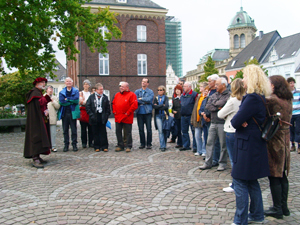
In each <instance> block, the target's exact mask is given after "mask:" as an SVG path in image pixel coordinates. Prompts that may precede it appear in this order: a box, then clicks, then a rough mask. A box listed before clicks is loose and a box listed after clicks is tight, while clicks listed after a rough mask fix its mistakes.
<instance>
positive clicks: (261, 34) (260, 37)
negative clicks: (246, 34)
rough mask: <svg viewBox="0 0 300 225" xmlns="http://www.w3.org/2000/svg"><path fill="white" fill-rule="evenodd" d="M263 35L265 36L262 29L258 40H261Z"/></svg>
mask: <svg viewBox="0 0 300 225" xmlns="http://www.w3.org/2000/svg"><path fill="white" fill-rule="evenodd" d="M263 36H264V32H263V31H262V30H261V31H259V35H258V40H261V39H262V37H263Z"/></svg>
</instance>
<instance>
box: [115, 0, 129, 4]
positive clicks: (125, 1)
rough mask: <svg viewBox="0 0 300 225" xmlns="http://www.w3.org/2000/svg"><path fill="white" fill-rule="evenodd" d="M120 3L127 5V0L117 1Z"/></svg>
mask: <svg viewBox="0 0 300 225" xmlns="http://www.w3.org/2000/svg"><path fill="white" fill-rule="evenodd" d="M117 2H119V3H127V0H117Z"/></svg>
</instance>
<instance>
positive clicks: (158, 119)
mask: <svg viewBox="0 0 300 225" xmlns="http://www.w3.org/2000/svg"><path fill="white" fill-rule="evenodd" d="M164 117H165V116H164V115H156V117H155V119H156V126H157V129H158V134H159V144H160V148H166V140H167V133H166V132H164V131H163V118H164Z"/></svg>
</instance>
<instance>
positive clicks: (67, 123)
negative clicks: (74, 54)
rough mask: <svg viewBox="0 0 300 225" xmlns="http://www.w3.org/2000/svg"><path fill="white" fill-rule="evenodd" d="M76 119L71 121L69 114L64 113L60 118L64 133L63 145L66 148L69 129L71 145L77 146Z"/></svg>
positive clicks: (70, 114)
mask: <svg viewBox="0 0 300 225" xmlns="http://www.w3.org/2000/svg"><path fill="white" fill-rule="evenodd" d="M76 122H77V121H76V119H75V120H74V119H72V113H71V112H65V115H64V116H63V117H62V127H63V132H64V143H65V145H66V146H69V144H70V141H69V127H71V134H72V135H71V138H72V145H73V146H74V145H76V144H77V126H76Z"/></svg>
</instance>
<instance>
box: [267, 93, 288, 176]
mask: <svg viewBox="0 0 300 225" xmlns="http://www.w3.org/2000/svg"><path fill="white" fill-rule="evenodd" d="M267 103H268V107H269V110H270V114H271V115H273V114H275V113H277V112H280V113H281V117H280V118H281V119H282V120H283V121H287V122H289V121H291V118H292V111H293V106H292V101H288V100H285V99H281V98H278V97H277V96H276V95H274V94H272V95H271V96H270V97H269V98H267ZM267 149H268V156H269V167H270V172H271V176H272V177H282V174H283V171H284V170H286V171H287V174H288V173H289V170H290V128H289V125H288V124H285V123H282V126H280V128H279V130H278V131H277V132H276V134H275V135H274V136H273V137H272V139H271V140H270V141H268V143H267Z"/></svg>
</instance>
